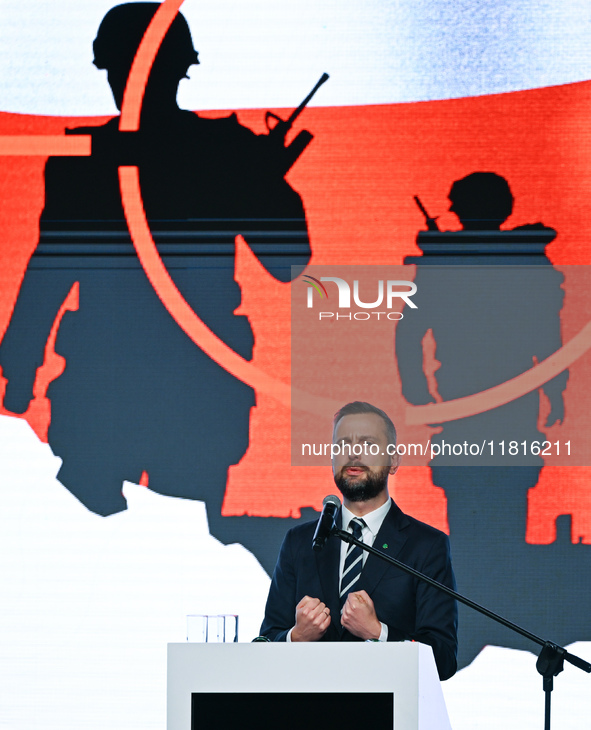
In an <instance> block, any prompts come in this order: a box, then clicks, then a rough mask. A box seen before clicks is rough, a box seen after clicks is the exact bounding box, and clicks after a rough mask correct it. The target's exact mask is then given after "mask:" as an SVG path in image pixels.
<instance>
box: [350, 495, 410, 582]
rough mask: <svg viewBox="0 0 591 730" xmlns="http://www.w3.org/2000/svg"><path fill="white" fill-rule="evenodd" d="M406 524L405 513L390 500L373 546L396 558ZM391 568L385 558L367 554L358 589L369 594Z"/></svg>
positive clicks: (404, 540)
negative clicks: (390, 502) (389, 505)
mask: <svg viewBox="0 0 591 730" xmlns="http://www.w3.org/2000/svg"><path fill="white" fill-rule="evenodd" d="M408 524H409V523H408V519H407V517H406V515H405V514H404V513H403V512H402V511H401V510H400V508H399V507H398V506H397V505H396V503H395V502H392V506H391V507H390V510H389V511H388V514H387V515H386V517H385V519H384V522H383V523H382V526H381V527H380V529H379V531H378V534H377V535H376V539H375V540H374V544H373V547H375V548H376V549H377V550H380V551H381V552H383V553H385V554H386V555H389V556H390V557H391V558H397V557H398V555H399V553H400V551H401V550H402V548H403V546H404V544H405V542H406V539H407V538H406V534H405V530H404V528H405V527H406V526H407V525H408ZM392 569H393V568H392V566H391V565H389V564H388V563H387V562H386V561H385V560H382V559H381V558H378V557H376V556H375V555H368V556H367V561H366V563H365V565H364V566H363V571H362V573H361V577H360V579H359V590H361V589H363V590H365V591H367V592H368V593H369V595H370V596H371V594H372V591H373V590H374V589H375V587H376V585H377V584H378V583H379V581H380V580H381V579H382V577H383V576H384V573H385V572H386V571H387V570H392Z"/></svg>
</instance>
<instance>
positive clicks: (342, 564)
mask: <svg viewBox="0 0 591 730" xmlns="http://www.w3.org/2000/svg"><path fill="white" fill-rule="evenodd" d="M333 444H334V448H333V453H335V452H336V451H337V448H336V447H337V446H338V447H339V448H338V453H336V455H335V456H333V474H334V480H335V484H336V485H337V487H338V489H339V490H340V492H341V493H342V495H343V507H342V509H341V511H340V515H339V516H337V524H338V523H339V521H340V523H341V525H342V529H347V530H349V532H352V533H353V534H354V535H355V534H356V533H357V534H359V532H360V533H361V538H360V539H362V540H363V542H365V543H367V544H375V546H376V547H377V548H379V549H380V550H382V551H384V552H385V553H387V554H388V555H391V556H392V557H394V558H396V559H398V560H400V561H401V562H403V563H406V564H407V565H409V566H411V567H412V568H415V569H416V570H418V571H420V572H422V573H425V574H426V575H428V576H429V577H431V578H434V579H435V580H437V581H439V582H440V583H443V584H444V585H446V586H449V587H450V588H453V589H455V580H454V575H453V570H452V566H451V558H450V550H449V540H448V538H447V535H445V534H444V533H442V532H440V531H439V530H436V529H434V528H433V527H430V526H429V525H426V524H424V523H423V522H419V521H418V520H415V519H414V518H413V517H410V516H408V515H405V514H403V512H402V511H401V510H400V509H399V507H398V506H397V505H396V504H395V502H394V501H393V500H392V499H390V497H389V494H388V477H389V476H390V475H393V474H395V473H396V470H397V469H398V465H399V460H400V459H399V456H398V454H397V453H396V448H395V447H396V430H395V428H394V424H393V423H392V421H391V420H390V418H389V417H388V416H387V414H386V413H384V411H382V410H380V409H379V408H376V407H375V406H372V405H371V404H369V403H362V402H359V401H356V402H354V403H349V404H347V405H345V406H343V408H341V409H340V410H339V411H338V412H337V414H336V415H335V418H334V429H333ZM315 528H316V522H309V523H306V524H304V525H299V526H297V527H295V528H293V529H292V530H290V531H289V532H288V533H287V535H286V537H285V540H284V542H283V545H282V547H281V552H280V554H279V559H278V561H277V566H276V568H275V572H274V573H273V580H272V582H271V587H270V590H269V597H268V599H267V605H266V608H265V618H264V620H263V624H262V626H261V635H263V636H266V637H267V638H269V639H271V640H272V641H364V640H365V641H367V640H377V641H405V640H414V641H420V642H422V643H424V644H428V645H429V646H431V647H432V648H433V654H434V656H435V662H436V664H437V669H438V671H439V676H440V678H441V679H448V678H449V677H451V676H453V674H454V673H455V671H456V668H457V663H456V654H457V637H456V634H457V605H456V602H455V600H454V599H452V598H450V597H449V596H447V595H446V594H444V593H443V592H441V591H438V590H436V589H435V588H432V587H431V586H429V585H428V584H427V583H425V582H423V581H419V580H417V579H415V578H413V577H412V576H410V575H409V574H407V573H405V572H403V571H402V570H400V569H399V568H396V567H395V566H392V565H389V564H388V563H386V562H385V561H382V560H380V559H379V558H377V557H375V556H373V555H368V554H367V553H365V552H363V553H362V551H361V549H360V548H356V547H355V546H353V545H351V546H350V545H348V544H346V543H344V542H341V541H339V540H337V539H335V538H332V539H329V541H328V543H327V545H326V547H325V548H324V549H323V550H321V551H319V552H318V551H313V549H312V538H313V535H314V531H315Z"/></svg>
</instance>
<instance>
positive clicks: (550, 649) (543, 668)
mask: <svg viewBox="0 0 591 730" xmlns="http://www.w3.org/2000/svg"><path fill="white" fill-rule="evenodd" d="M330 535H336V537H338V538H340V539H341V540H343V542H347V543H349V544H351V545H356V546H357V547H360V548H361V549H362V550H365V551H366V552H368V553H370V554H371V555H375V556H376V557H378V558H380V559H381V560H385V561H386V562H387V563H390V564H391V565H395V566H396V567H397V568H400V570H403V571H404V572H405V573H409V574H410V575H412V576H414V577H415V578H418V579H419V580H422V581H423V582H425V583H428V584H429V585H430V586H433V588H436V589H437V590H439V591H443V593H446V594H447V595H448V596H451V597H452V598H455V599H456V601H459V602H460V603H463V604H464V605H465V606H468V607H469V608H472V609H473V610H475V611H478V612H479V613H482V614H483V615H484V616H488V618H491V619H493V621H496V622H497V623H499V624H502V625H503V626H506V627H507V628H508V629H511V630H512V631H515V632H516V633H518V634H521V636H525V638H526V639H530V640H531V641H533V642H534V643H536V644H538V646H541V647H542V650H541V651H540V654H539V656H538V661H537V662H536V669H537V670H538V672H539V673H540V674H541V675H542V677H543V688H544V696H545V713H544V730H550V703H551V698H552V694H551V693H552V690H553V688H554V677H556V675H558V674H560V672H562V670H563V669H564V662H565V661H567V662H569V663H570V664H572V665H574V666H575V667H578V668H579V669H582V670H583V671H584V672H589V673H591V664H590V663H589V662H586V661H585V660H584V659H581V658H580V657H578V656H575V655H574V654H571V653H570V652H568V651H567V650H566V649H565V648H564V647H562V646H558V645H557V644H554V643H553V642H551V641H546V640H544V639H542V638H541V637H539V636H536V635H535V634H532V633H531V632H530V631H527V630H526V629H524V628H522V627H521V626H518V625H517V624H514V623H513V622H512V621H508V620H507V619H506V618H503V617H502V616H499V614H498V613H495V612H494V611H490V610H489V609H488V608H485V607H484V606H481V605H480V604H478V603H475V602H474V601H471V600H470V599H469V598H466V597H465V596H462V594H461V593H457V592H456V591H454V590H452V589H451V588H448V587H447V586H444V585H443V584H442V583H439V582H438V581H436V580H433V578H429V576H428V575H425V574H424V573H421V572H419V571H418V570H415V569H414V568H411V567H410V566H408V565H406V564H405V563H401V562H400V561H399V560H396V558H392V557H390V555H386V553H383V552H382V551H381V550H376V548H374V547H373V546H371V545H366V544H365V543H364V542H362V541H361V540H357V538H355V537H353V535H352V534H351V533H350V532H347V531H346V530H341V529H339V528H338V527H336V526H333V528H332V530H331V532H330Z"/></svg>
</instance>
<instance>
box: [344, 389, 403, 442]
mask: <svg viewBox="0 0 591 730" xmlns="http://www.w3.org/2000/svg"><path fill="white" fill-rule="evenodd" d="M360 413H375V415H376V416H379V417H380V418H381V419H382V421H383V422H384V424H385V426H386V435H387V436H388V443H389V444H392V446H396V427H395V426H394V424H393V423H392V419H391V418H390V416H389V415H388V414H387V413H386V412H385V411H383V410H382V409H381V408H378V407H377V406H372V404H371V403H366V402H365V401H360V400H356V401H353V402H352V403H347V404H346V405H344V406H343V407H342V408H339V410H338V411H337V412H336V413H335V414H334V418H333V421H332V433H333V436H334V432H335V430H336V427H337V423H338V422H339V421H340V420H341V418H344V417H345V416H353V415H357V414H360Z"/></svg>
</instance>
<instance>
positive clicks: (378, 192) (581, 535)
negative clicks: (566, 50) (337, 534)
mask: <svg viewBox="0 0 591 730" xmlns="http://www.w3.org/2000/svg"><path fill="white" fill-rule="evenodd" d="M590 96H591V83H589V82H585V83H578V84H570V85H567V86H560V87H552V88H546V89H537V90H533V91H525V92H515V93H510V94H502V95H497V96H487V97H477V98H471V99H457V100H449V101H436V102H421V103H413V104H398V105H383V106H367V107H363V106H357V107H340V108H311V109H308V110H306V112H305V115H304V117H303V118H302V122H303V123H304V124H305V126H306V127H307V128H309V129H310V130H312V131H313V133H314V135H315V140H314V142H313V143H312V144H311V145H310V147H309V148H308V149H307V150H306V152H305V154H304V155H303V156H302V157H301V158H300V160H298V162H297V164H296V165H295V166H294V168H293V169H292V170H291V171H290V173H289V181H290V183H291V184H292V185H293V187H294V188H295V189H296V190H298V192H299V193H300V195H301V196H302V199H303V201H304V204H305V208H306V214H307V218H308V224H309V230H310V240H311V246H312V251H313V257H312V260H311V264H316V265H335V264H339V265H340V264H343V265H347V264H349V265H357V264H367V265H371V264H382V265H385V264H401V263H402V261H403V259H404V257H405V256H407V255H413V254H414V255H416V254H418V253H419V250H418V248H417V247H416V245H415V242H414V241H415V237H416V233H417V230H419V229H421V228H422V227H423V221H422V219H421V217H420V214H419V213H418V211H417V209H416V206H415V204H414V201H413V195H416V194H418V195H420V197H421V199H422V200H423V202H424V203H425V205H426V207H427V209H428V210H429V212H430V214H431V215H440V216H441V217H440V219H439V221H438V222H439V224H440V227H441V228H442V229H451V230H453V229H457V228H458V227H459V226H458V222H457V220H456V218H455V216H454V215H453V214H450V213H447V212H445V211H447V208H448V205H449V204H448V201H447V194H448V192H449V188H450V186H451V183H452V182H453V180H456V179H459V178H461V177H463V176H465V175H467V174H469V173H470V172H473V171H475V170H490V171H494V172H497V173H498V174H500V175H503V176H504V177H505V178H507V180H508V181H509V183H510V185H511V189H512V192H513V195H514V198H515V207H514V213H513V215H512V216H511V218H510V219H509V221H508V222H507V224H506V225H507V227H514V226H516V225H520V224H524V223H534V222H537V221H540V220H541V221H543V222H544V223H545V224H546V225H548V226H551V227H553V228H555V229H556V230H557V231H558V236H557V238H556V240H555V241H554V242H553V243H552V244H551V245H550V246H549V247H548V249H547V254H548V256H549V258H550V260H551V261H552V262H553V263H554V264H562V265H565V264H589V263H591V261H590V254H589V246H588V243H587V240H586V233H585V232H586V228H587V225H586V224H587V210H588V201H589V198H590V196H589V193H590V192H591V174H590V171H591V147H590V140H589V133H588V131H587V130H588V120H587V110H588V108H589V103H590V101H591V99H590V98H589V97H590ZM274 111H276V112H277V113H279V114H281V115H282V116H283V117H285V116H286V112H285V110H274ZM223 114H224V113H221V112H220V113H216V112H208V113H207V115H208V116H210V115H211V116H221V115H223ZM238 116H239V120H240V122H241V123H242V124H244V125H246V126H248V127H250V128H252V129H253V130H254V131H256V132H257V133H263V132H264V131H265V128H264V112H263V111H261V110H248V111H241V112H238ZM104 122H105V118H102V117H101V118H98V117H96V118H92V119H88V118H68V119H66V118H62V117H60V118H53V117H33V116H27V115H18V114H7V113H3V114H0V134H5V135H7V134H16V135H31V134H38V135H48V134H63V132H64V129H65V128H66V127H73V126H82V125H89V124H97V125H98V124H103V123H104ZM376 141H377V143H376ZM44 163H45V159H44V158H43V157H41V156H36V157H22V156H20V157H16V156H15V157H10V156H8V157H4V158H3V159H2V161H1V163H0V164H1V165H2V170H3V175H2V178H1V182H0V185H2V199H3V205H2V208H1V209H0V232H1V236H0V259H1V261H2V268H1V269H0V335H2V334H3V333H4V331H5V329H6V326H7V324H8V322H9V319H10V314H11V311H12V307H13V305H14V302H15V300H16V296H17V293H18V289H19V286H20V282H21V280H22V276H23V274H24V271H25V269H26V266H27V262H28V260H29V258H30V256H31V255H32V253H33V251H34V249H35V246H36V244H37V241H38V235H39V215H40V213H41V210H42V208H43V195H44V193H43V190H44V181H43V167H44ZM351 201H354V204H351ZM236 278H237V280H238V282H239V284H240V286H241V288H242V305H241V308H240V313H243V314H246V315H247V316H248V318H249V320H250V322H251V325H252V327H253V330H254V334H255V349H254V355H253V364H254V365H256V366H257V367H258V368H260V369H261V370H263V371H265V372H267V373H269V374H272V375H273V376H274V377H275V378H278V379H280V380H282V381H284V382H285V383H289V381H290V288H291V287H296V286H302V287H303V286H304V285H303V284H302V283H301V282H295V283H293V284H291V285H289V284H282V283H279V282H276V281H275V280H274V279H272V278H271V277H270V276H269V275H268V274H267V273H266V272H265V270H264V269H263V268H262V267H261V265H260V264H259V263H258V261H257V259H256V258H255V257H254V255H253V254H252V253H251V252H250V250H249V249H248V247H247V246H246V244H245V243H244V242H239V245H238V249H237V258H236ZM573 296H574V295H573ZM577 304H578V303H577V302H576V301H574V300H573V297H572V296H571V298H570V299H569V295H568V292H567V298H566V300H565V305H564V310H563V338H564V341H568V340H569V339H570V338H571V337H572V336H574V335H575V334H576V333H577V332H578V331H579V330H580V329H581V327H582V326H583V325H584V324H586V321H583V319H582V317H583V315H582V314H581V315H580V316H578V315H577V312H578V311H579V309H578V306H577ZM64 307H68V308H75V307H76V292H75V291H73V292H71V294H70V297H69V300H68V301H67V302H66V303H65V304H64ZM581 311H583V310H581ZM53 335H55V331H54V333H53ZM588 360H589V358H588V356H584V357H583V358H582V359H581V362H580V363H579V367H578V368H577V370H576V373H574V374H572V375H571V378H570V380H569V384H568V388H567V391H566V424H568V427H569V431H570V432H574V433H576V432H577V431H578V430H580V429H579V426H582V425H583V424H585V423H586V421H587V420H588V417H587V409H586V407H585V398H584V397H583V393H585V392H586V383H588V382H589V378H588V377H586V376H587V368H588V367H589V363H588ZM63 367H64V363H63V359H62V358H60V357H59V356H57V355H55V353H53V351H52V340H51V338H50V342H49V343H48V348H47V351H46V362H45V365H44V367H43V368H42V369H40V371H39V372H38V379H37V383H36V390H35V394H36V399H35V401H34V402H33V403H32V405H31V407H30V409H29V411H28V412H27V414H25V417H26V419H27V420H28V421H29V423H30V424H31V426H32V427H33V428H34V430H35V431H36V433H37V434H38V436H39V437H40V438H41V439H44V440H46V433H47V425H48V419H49V404H48V401H46V399H44V393H45V388H46V386H47V383H48V382H50V380H51V379H53V378H55V377H57V376H58V375H59V373H60V372H61V369H62V368H63ZM1 387H2V381H0V388H1ZM395 387H399V386H396V385H395ZM0 412H1V413H3V414H6V415H10V414H8V413H7V412H6V411H0ZM393 416H394V419H395V420H396V416H397V414H396V413H393ZM401 417H402V415H401V414H400V415H399V416H398V418H401ZM566 424H565V425H566ZM560 428H561V427H555V428H554V429H552V430H550V431H548V436H549V438H550V439H551V440H556V438H558V434H559V432H560V431H559V429H560ZM250 434H251V438H250V446H249V449H248V451H247V453H246V454H245V456H244V457H243V459H242V461H241V462H240V463H239V464H238V465H236V466H234V467H231V468H230V471H229V478H228V484H227V490H226V497H225V502H224V507H223V513H224V514H226V515H241V514H249V515H259V516H271V515H273V516H281V517H286V516H289V515H292V516H298V515H299V511H300V509H301V508H303V507H306V506H313V507H316V508H319V506H320V504H321V501H322V498H323V497H324V496H325V494H326V493H327V492H329V491H331V488H332V487H331V479H330V473H329V471H328V470H327V468H325V467H295V466H291V463H290V413H289V409H288V408H286V407H285V406H284V405H282V404H280V403H278V402H277V401H275V400H274V399H273V398H272V397H271V396H269V395H267V394H266V393H265V392H257V406H256V408H255V409H253V411H252V414H251V430H250ZM328 435H329V422H328V421H327V437H328ZM588 476H589V474H588V468H587V467H545V468H544V469H543V471H542V473H541V476H540V481H539V483H538V485H537V486H536V487H535V488H534V489H533V490H531V492H530V495H529V514H528V523H527V534H526V539H527V541H528V542H532V543H549V542H551V541H552V540H553V539H554V537H555V526H554V523H555V519H556V517H557V516H558V515H561V514H571V515H572V531H573V532H572V540H573V542H579V540H582V541H583V542H586V543H590V542H591V497H590V496H588V490H587V489H586V488H585V484H586V480H587V479H588ZM148 477H149V475H148ZM295 485H297V486H295ZM395 496H396V500H397V502H398V503H399V504H400V506H401V508H402V509H403V510H405V511H407V512H410V513H411V514H414V515H415V516H417V517H418V518H419V519H423V520H425V521H427V522H430V523H431V524H434V525H435V526H437V527H440V528H442V529H446V527H447V520H446V502H445V496H444V494H443V491H442V490H441V489H438V488H436V487H434V486H433V485H432V483H431V480H430V474H429V469H428V468H427V467H410V466H407V467H403V468H401V469H400V471H399V473H398V475H397V477H396V481H395Z"/></svg>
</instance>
